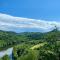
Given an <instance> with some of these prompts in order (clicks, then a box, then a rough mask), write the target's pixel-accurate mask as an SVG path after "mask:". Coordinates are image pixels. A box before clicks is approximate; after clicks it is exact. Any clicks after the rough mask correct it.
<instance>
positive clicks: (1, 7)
mask: <svg viewBox="0 0 60 60" xmlns="http://www.w3.org/2000/svg"><path fill="white" fill-rule="evenodd" d="M10 20H11V21H10ZM13 21H14V22H13ZM55 25H56V26H57V27H60V0H0V30H10V31H16V32H21V31H50V30H52V28H54V26H55Z"/></svg>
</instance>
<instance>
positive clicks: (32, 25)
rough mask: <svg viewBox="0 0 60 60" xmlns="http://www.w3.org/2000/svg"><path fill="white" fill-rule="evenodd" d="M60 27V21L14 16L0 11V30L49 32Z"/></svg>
mask: <svg viewBox="0 0 60 60" xmlns="http://www.w3.org/2000/svg"><path fill="white" fill-rule="evenodd" d="M55 26H56V27H57V28H58V29H60V22H56V21H45V20H37V19H30V18H22V17H14V16H11V15H7V14H2V13H0V30H6V31H15V32H48V31H51V30H53V29H54V28H55Z"/></svg>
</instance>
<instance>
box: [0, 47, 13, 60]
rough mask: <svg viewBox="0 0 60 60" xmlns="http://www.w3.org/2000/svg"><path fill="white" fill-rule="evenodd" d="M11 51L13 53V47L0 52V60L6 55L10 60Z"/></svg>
mask: <svg viewBox="0 0 60 60" xmlns="http://www.w3.org/2000/svg"><path fill="white" fill-rule="evenodd" d="M12 51H13V47H12V48H8V49H7V50H4V51H0V58H2V57H3V56H4V55H8V56H9V57H10V60H12Z"/></svg>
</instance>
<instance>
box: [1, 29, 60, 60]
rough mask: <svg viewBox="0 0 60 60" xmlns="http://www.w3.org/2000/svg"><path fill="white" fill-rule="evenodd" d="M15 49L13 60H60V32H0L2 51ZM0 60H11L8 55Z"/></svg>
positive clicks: (55, 30)
mask: <svg viewBox="0 0 60 60" xmlns="http://www.w3.org/2000/svg"><path fill="white" fill-rule="evenodd" d="M9 47H13V52H12V55H13V56H12V59H13V60H60V31H58V30H57V29H54V30H52V31H50V32H45V33H40V32H23V33H15V32H9V31H1V30H0V51H1V50H5V49H7V48H9ZM0 60H10V59H9V56H8V55H6V56H4V57H2V58H1V59H0Z"/></svg>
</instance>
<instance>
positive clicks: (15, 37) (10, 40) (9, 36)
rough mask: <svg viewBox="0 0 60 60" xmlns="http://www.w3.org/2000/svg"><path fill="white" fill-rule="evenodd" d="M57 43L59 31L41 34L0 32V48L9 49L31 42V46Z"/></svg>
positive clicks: (59, 38) (59, 36) (59, 35)
mask: <svg viewBox="0 0 60 60" xmlns="http://www.w3.org/2000/svg"><path fill="white" fill-rule="evenodd" d="M51 40H52V41H55V40H57V41H59V40H60V31H58V30H57V29H54V30H53V31H50V32H46V33H41V32H23V33H15V32H8V31H1V30H0V48H1V49H3V48H4V47H9V46H12V45H16V44H20V43H28V42H31V43H33V44H36V43H39V42H43V41H51ZM36 41H38V42H36Z"/></svg>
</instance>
